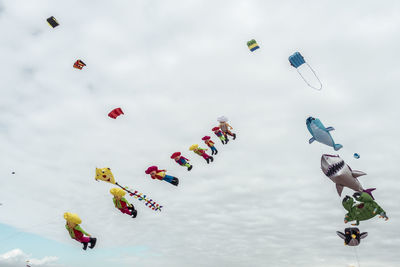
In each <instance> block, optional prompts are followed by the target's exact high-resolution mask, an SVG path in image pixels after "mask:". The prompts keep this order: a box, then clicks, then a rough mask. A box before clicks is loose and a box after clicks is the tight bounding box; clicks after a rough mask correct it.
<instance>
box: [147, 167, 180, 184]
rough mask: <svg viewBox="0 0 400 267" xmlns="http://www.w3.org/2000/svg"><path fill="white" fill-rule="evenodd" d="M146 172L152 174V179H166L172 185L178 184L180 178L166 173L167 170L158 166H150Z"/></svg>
mask: <svg viewBox="0 0 400 267" xmlns="http://www.w3.org/2000/svg"><path fill="white" fill-rule="evenodd" d="M145 173H146V174H150V177H151V179H157V180H164V181H166V182H168V183H170V184H172V185H175V186H178V184H179V179H178V178H176V177H174V176H171V175H167V174H166V170H159V169H158V167H157V166H150V167H148V168H147V170H146V171H145Z"/></svg>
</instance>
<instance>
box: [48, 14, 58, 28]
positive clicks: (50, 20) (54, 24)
mask: <svg viewBox="0 0 400 267" xmlns="http://www.w3.org/2000/svg"><path fill="white" fill-rule="evenodd" d="M47 23H49V25H50V26H51V27H52V28H55V27H57V26H58V25H60V24H59V23H58V21H57V20H56V18H55V17H53V16H51V17H50V18H48V19H47Z"/></svg>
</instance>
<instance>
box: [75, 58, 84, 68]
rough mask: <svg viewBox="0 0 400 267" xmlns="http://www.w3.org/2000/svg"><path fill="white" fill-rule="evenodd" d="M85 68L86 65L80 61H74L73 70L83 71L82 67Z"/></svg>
mask: <svg viewBox="0 0 400 267" xmlns="http://www.w3.org/2000/svg"><path fill="white" fill-rule="evenodd" d="M85 66H86V64H85V63H84V62H83V61H82V60H80V59H78V60H77V61H75V63H74V68H75V69H80V70H81V69H83V67H85Z"/></svg>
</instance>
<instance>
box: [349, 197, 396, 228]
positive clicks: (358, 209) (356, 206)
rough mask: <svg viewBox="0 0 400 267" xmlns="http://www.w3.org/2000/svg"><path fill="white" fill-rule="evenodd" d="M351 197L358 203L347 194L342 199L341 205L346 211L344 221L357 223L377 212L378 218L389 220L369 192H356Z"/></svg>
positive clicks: (373, 215)
mask: <svg viewBox="0 0 400 267" xmlns="http://www.w3.org/2000/svg"><path fill="white" fill-rule="evenodd" d="M353 197H354V199H355V200H357V201H358V202H359V203H355V201H354V199H353V198H352V197H349V196H346V197H345V198H344V199H343V201H342V205H343V207H344V208H345V209H346V210H347V211H348V213H347V214H346V216H345V217H344V223H348V222H351V221H356V223H355V224H352V225H359V224H360V221H365V220H369V219H371V218H373V217H375V216H376V215H378V214H379V218H384V219H385V220H386V221H387V220H389V218H388V217H387V216H386V212H385V211H384V210H383V209H382V208H381V207H380V206H379V205H378V204H377V203H376V202H375V201H374V200H373V198H372V197H371V196H370V195H369V194H367V193H364V192H363V193H359V192H356V193H354V194H353Z"/></svg>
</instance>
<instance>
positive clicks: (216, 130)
mask: <svg viewBox="0 0 400 267" xmlns="http://www.w3.org/2000/svg"><path fill="white" fill-rule="evenodd" d="M211 131H213V132H214V134H215V135H216V136H218V138H219V140H221V142H222V144H223V145H225V144H227V143H228V142H229V139H227V138H225V135H224V133H223V132H222V131H221V129H220V128H219V127H214V128H212V129H211Z"/></svg>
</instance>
